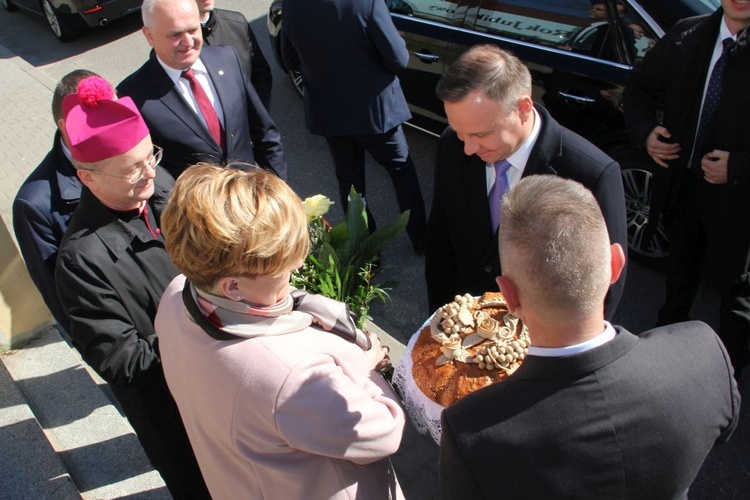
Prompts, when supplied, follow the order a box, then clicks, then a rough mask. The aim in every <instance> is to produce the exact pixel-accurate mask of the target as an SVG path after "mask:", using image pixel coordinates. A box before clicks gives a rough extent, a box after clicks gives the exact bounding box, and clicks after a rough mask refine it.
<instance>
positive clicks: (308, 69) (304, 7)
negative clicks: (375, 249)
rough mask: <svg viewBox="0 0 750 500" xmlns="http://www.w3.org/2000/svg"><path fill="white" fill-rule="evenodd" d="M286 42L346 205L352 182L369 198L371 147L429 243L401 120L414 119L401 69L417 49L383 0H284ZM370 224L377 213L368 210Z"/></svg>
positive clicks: (286, 56)
mask: <svg viewBox="0 0 750 500" xmlns="http://www.w3.org/2000/svg"><path fill="white" fill-rule="evenodd" d="M282 10H283V12H284V25H283V29H282V30H281V35H280V36H281V48H282V54H283V61H284V65H285V66H286V67H287V69H298V70H300V71H301V73H302V81H303V83H304V86H305V96H304V98H305V120H306V121H307V128H308V130H310V132H311V133H313V134H316V135H322V136H324V137H325V138H326V141H327V142H328V148H329V149H330V151H331V156H332V158H333V163H334V165H335V167H336V179H337V180H338V185H339V197H340V200H341V205H342V206H343V207H344V209H345V210H346V207H347V199H348V195H349V190H350V189H351V187H352V186H354V189H356V190H357V192H358V193H359V194H360V196H362V198H366V189H365V152H368V153H370V155H371V156H372V157H373V158H374V159H375V161H377V162H378V163H379V164H381V165H382V166H383V167H385V169H386V171H387V172H388V175H389V176H390V177H391V180H392V181H393V186H394V187H395V189H396V200H397V201H398V206H399V209H400V210H401V211H406V210H410V211H411V214H410V216H409V223H408V224H407V226H406V232H407V234H408V235H409V239H410V240H411V243H412V245H413V246H414V249H415V250H416V251H417V252H421V251H422V250H423V248H424V233H425V207H424V200H423V198H422V192H421V190H420V188H419V179H418V178H417V173H416V170H415V168H414V163H413V161H412V159H411V155H410V154H409V146H408V144H407V143H406V137H405V136H404V131H403V129H402V126H401V124H402V123H403V122H405V121H406V120H408V119H409V118H411V113H409V107H408V105H407V104H406V99H405V98H404V94H403V92H402V90H401V84H400V82H399V79H398V76H397V75H398V74H399V73H401V72H402V71H404V70H405V69H406V66H407V64H408V62H409V51H408V50H407V49H406V43H405V42H404V40H403V39H402V38H401V36H400V35H399V34H398V31H397V30H396V27H395V26H394V25H393V21H392V20H391V16H390V13H389V12H388V8H387V7H386V4H385V2H384V1H383V0H284V3H283V5H282ZM368 219H369V226H370V230H371V231H372V230H374V229H375V220H374V219H373V217H372V214H371V213H370V211H369V210H368Z"/></svg>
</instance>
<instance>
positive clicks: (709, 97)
mask: <svg viewBox="0 0 750 500" xmlns="http://www.w3.org/2000/svg"><path fill="white" fill-rule="evenodd" d="M721 43H722V44H724V50H723V51H722V53H721V57H719V59H717V61H716V64H715V65H714V69H713V71H711V77H710V78H709V80H708V87H707V88H706V99H705V100H704V101H703V111H702V112H701V119H700V122H699V123H698V131H697V132H696V134H695V144H693V155H692V159H691V161H690V168H691V169H692V171H693V172H695V174H696V175H697V176H698V177H700V178H703V170H701V158H703V143H704V142H705V140H706V133H707V132H708V128H709V126H710V124H711V121H712V120H713V117H714V115H715V114H716V108H718V107H719V98H720V97H721V79H722V77H723V76H724V67H725V66H726V65H727V59H728V58H729V53H730V52H731V50H732V48H733V47H734V44H735V41H734V40H733V39H731V38H725V39H724V40H722V42H721Z"/></svg>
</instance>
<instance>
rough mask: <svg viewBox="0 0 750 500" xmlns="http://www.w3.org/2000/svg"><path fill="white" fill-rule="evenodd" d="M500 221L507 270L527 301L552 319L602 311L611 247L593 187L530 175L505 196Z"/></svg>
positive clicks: (504, 263) (584, 315)
mask: <svg viewBox="0 0 750 500" xmlns="http://www.w3.org/2000/svg"><path fill="white" fill-rule="evenodd" d="M500 221H501V222H500V231H499V238H500V261H501V264H502V269H503V275H504V276H506V277H508V278H509V279H511V280H512V281H513V282H514V284H515V286H516V288H517V290H518V294H519V297H520V298H521V300H522V301H524V302H525V303H526V304H531V305H532V306H533V309H534V311H535V312H536V313H540V314H543V315H546V316H548V317H549V319H552V318H555V317H558V318H559V317H560V316H559V315H560V314H565V315H566V316H565V317H567V318H572V319H576V320H583V319H589V318H591V316H592V315H593V314H601V313H602V310H603V306H602V304H603V301H604V296H605V295H606V293H607V289H608V287H609V284H610V277H611V273H612V268H611V249H610V242H609V236H608V233H607V226H606V224H605V222H604V217H603V216H602V213H601V209H600V208H599V205H598V203H597V201H596V199H595V198H594V195H593V194H591V192H590V191H589V190H588V189H586V188H585V187H584V186H583V185H581V184H579V183H577V182H575V181H571V180H568V179H562V178H560V177H556V176H552V175H533V176H529V177H526V178H524V179H522V180H521V181H520V182H519V183H518V184H517V185H516V186H515V187H514V188H513V189H511V190H510V191H509V192H508V194H507V195H506V196H505V198H504V200H503V204H502V209H501V215H500Z"/></svg>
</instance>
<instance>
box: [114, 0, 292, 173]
mask: <svg viewBox="0 0 750 500" xmlns="http://www.w3.org/2000/svg"><path fill="white" fill-rule="evenodd" d="M141 12H142V14H143V25H144V26H143V34H144V35H145V36H146V39H147V40H148V43H149V45H151V47H153V49H154V50H153V51H152V53H151V56H150V57H149V60H148V61H146V63H145V64H144V65H143V66H141V67H140V68H139V69H138V70H137V71H136V72H135V73H133V74H132V75H130V76H128V77H127V78H126V79H125V80H123V81H122V82H121V83H120V85H119V86H118V87H117V91H118V93H119V94H120V95H123V96H125V95H126V96H129V97H131V98H132V99H133V101H134V102H135V103H136V105H137V106H138V108H139V110H140V112H141V114H142V115H143V118H144V119H145V120H146V123H147V124H148V127H149V130H151V136H152V138H153V141H154V143H155V144H158V145H159V146H160V147H162V148H163V149H164V158H163V160H162V165H163V166H164V168H166V169H167V170H168V171H169V173H171V174H172V175H173V176H174V177H175V178H176V177H177V176H179V175H180V173H182V171H183V170H184V169H185V168H187V167H188V166H189V165H192V164H194V163H197V162H199V161H208V162H211V163H225V162H230V161H232V162H235V161H236V162H244V163H250V164H257V165H258V166H260V167H263V168H268V169H271V170H273V171H274V172H275V173H276V175H278V176H279V177H281V178H282V179H286V174H287V168H286V162H285V160H284V153H283V150H282V147H281V135H280V134H279V131H278V129H277V128H276V125H275V124H274V122H273V120H272V119H271V117H270V116H269V114H268V111H267V110H266V109H265V108H264V107H263V104H262V103H261V101H260V98H259V97H258V94H257V92H256V91H255V89H254V88H253V86H252V85H251V84H250V82H249V81H248V79H247V76H246V73H245V70H244V69H243V67H242V64H241V62H240V59H239V57H238V55H237V52H236V51H235V50H234V49H233V48H231V47H227V46H206V47H203V37H202V35H201V23H200V14H199V13H198V6H197V4H196V3H195V0H145V1H144V2H143V7H142V10H141ZM189 70H191V71H189ZM212 124H213V128H212Z"/></svg>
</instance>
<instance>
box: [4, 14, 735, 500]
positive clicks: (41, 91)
mask: <svg viewBox="0 0 750 500" xmlns="http://www.w3.org/2000/svg"><path fill="white" fill-rule="evenodd" d="M230 8H231V7H230ZM238 9H239V10H244V9H243V8H238ZM4 15H5V13H2V14H1V16H4ZM2 19H3V22H4V23H5V22H7V21H8V18H5V17H3V18H2ZM14 19H18V22H19V23H20V24H18V25H17V24H15V23H14V24H12V25H7V27H8V31H6V35H2V34H0V39H2V37H3V36H8V33H9V32H10V31H11V30H16V31H21V32H23V31H25V30H26V28H25V27H24V28H20V27H19V26H20V25H21V24H23V23H33V22H35V21H34V20H33V19H31V18H25V17H16V18H14ZM129 23H131V24H132V21H129ZM253 24H254V27H255V29H256V31H257V32H258V33H259V39H260V41H261V43H262V44H263V45H264V50H265V51H266V55H267V56H268V57H269V58H271V52H270V49H269V47H268V46H267V41H266V39H265V37H264V36H263V35H261V34H262V33H263V31H262V30H263V29H264V27H263V20H262V19H260V18H258V19H256V21H254V23H253ZM5 28H6V25H5V24H4V30H5ZM113 28H114V27H113ZM123 29H124V28H123ZM125 31H127V32H128V33H130V32H132V31H134V30H133V29H132V27H129V28H127V29H126V30H125ZM112 33H114V31H113V32H112ZM103 36H110V35H109V34H105V35H103ZM111 36H112V37H114V35H113V34H112V35H111ZM118 36H125V35H118ZM35 41H36V40H34V41H32V42H31V43H32V45H33V43H34V42H35ZM113 43H114V42H113ZM93 45H96V44H95V43H93V42H92V41H91V39H88V40H87V39H84V40H83V41H81V42H80V44H79V45H67V46H62V45H61V46H60V47H61V48H58V49H56V50H57V51H58V52H52V53H48V52H44V51H37V52H36V57H37V59H36V60H34V59H33V58H32V57H30V59H32V60H34V66H32V65H30V64H29V63H27V62H26V60H24V59H21V58H19V57H16V56H15V55H14V53H13V52H11V51H9V50H7V49H6V48H5V47H4V46H3V45H2V44H1V43H0V89H2V90H0V102H2V107H3V120H2V122H0V146H2V147H0V183H2V184H1V185H2V189H0V209H1V210H2V217H3V220H4V221H5V222H6V224H7V225H6V227H8V228H9V227H10V224H9V219H10V217H9V212H8V209H9V206H10V200H12V198H13V196H14V195H15V192H16V190H17V187H18V186H19V185H20V183H21V182H22V180H23V179H24V178H25V177H26V175H27V174H28V172H29V171H30V170H31V169H32V168H33V167H34V166H35V165H36V164H37V163H38V162H39V160H40V159H41V158H42V156H43V155H44V154H45V153H46V152H47V150H48V149H49V146H50V143H51V137H52V132H53V125H52V123H51V119H50V114H49V100H50V94H51V89H52V87H53V86H54V83H55V81H54V78H51V77H50V76H49V75H50V74H54V75H55V77H58V76H59V75H61V74H64V73H65V72H67V71H69V70H70V69H72V67H70V66H71V65H72V66H73V67H77V66H85V67H90V68H91V69H98V67H97V66H96V65H92V64H91V63H90V59H88V58H87V57H93V58H94V59H96V58H101V57H102V54H103V52H105V51H106V50H107V49H105V48H104V47H96V48H95V49H94V48H91V49H90V51H89V49H88V48H87V47H91V46H93ZM138 46H139V47H141V50H142V44H140V45H138ZM64 47H68V48H67V49H65V48H64ZM71 47H72V48H71ZM66 50H68V52H65V51H66ZM32 52H33V51H29V53H32ZM89 52H91V53H94V56H90V55H89ZM110 52H113V53H114V54H116V58H115V61H116V63H119V61H120V59H123V58H124V57H125V54H126V51H123V50H122V49H119V50H117V51H114V49H111V48H110ZM41 55H43V57H41ZM40 57H41V58H40ZM65 58H68V59H69V60H70V63H69V65H68V66H67V69H66V70H64V71H63V69H62V68H63V66H60V65H56V66H54V67H51V66H50V62H51V61H53V60H54V61H58V60H64V59H65ZM141 58H145V56H142V57H141ZM81 61H83V62H81ZM128 64H130V63H128ZM271 64H272V66H273V68H274V71H275V78H276V79H275V90H274V92H275V94H274V109H273V110H272V114H273V116H274V118H275V119H276V121H277V122H278V124H279V127H280V128H281V130H282V134H283V136H284V142H285V149H286V151H287V153H288V160H289V162H290V165H293V166H294V168H293V169H292V172H291V179H290V183H291V184H292V186H293V187H295V189H297V190H298V192H300V194H301V195H302V196H307V195H311V194H316V193H325V194H328V195H329V196H332V195H333V194H334V193H335V192H336V191H335V182H334V180H333V178H332V177H333V176H332V175H331V170H330V168H331V167H330V165H329V164H328V159H327V151H326V148H325V144H324V142H323V141H322V140H320V138H317V137H313V136H310V135H309V134H307V133H306V132H305V131H304V125H303V123H304V122H303V118H302V114H301V106H300V105H299V101H298V100H296V97H295V96H294V94H293V91H292V90H291V87H290V85H289V82H288V81H287V80H286V79H285V77H284V75H282V74H281V73H280V71H279V69H278V67H277V66H276V65H274V64H273V63H271ZM125 66H126V65H125V64H123V66H122V67H119V68H117V70H118V71H119V72H120V73H119V74H116V76H115V77H112V79H113V81H118V76H124V75H125V74H127V73H129V71H132V69H135V68H134V66H132V65H131V67H129V68H128V67H125ZM407 135H408V139H409V141H410V144H411V145H412V148H413V150H414V155H415V159H416V161H417V167H418V170H419V175H420V176H421V178H422V179H423V186H422V188H423V191H424V193H425V198H426V201H427V203H428V206H429V203H430V201H431V197H430V192H431V162H432V159H433V157H434V141H431V140H429V139H425V137H424V136H422V135H420V134H417V133H414V132H412V131H409V132H408V133H407ZM368 183H369V186H370V192H369V193H368V194H369V196H368V198H371V199H372V200H375V201H374V202H373V205H374V207H373V209H374V212H375V215H376V217H378V220H379V221H387V220H390V219H391V218H392V217H393V216H394V214H395V210H396V208H395V201H394V200H393V192H392V187H391V186H390V183H389V180H388V178H387V176H386V175H385V174H384V172H383V171H382V169H379V168H378V167H377V166H374V165H370V166H369V169H368ZM332 215H333V217H340V212H339V211H338V207H334V211H333V212H332ZM384 262H385V267H386V269H385V272H384V277H385V278H387V279H395V280H398V281H400V284H399V286H398V288H396V289H395V290H394V292H393V294H392V295H393V298H394V300H393V302H391V303H388V304H378V305H376V306H375V308H374V309H373V316H374V318H375V321H376V322H377V324H378V325H380V326H382V327H383V328H384V329H385V330H387V331H388V333H390V334H391V335H392V336H393V337H395V338H396V339H397V340H398V341H400V342H405V341H406V340H407V339H408V338H409V336H410V335H411V333H413V331H414V330H415V329H416V327H417V326H418V325H419V324H420V323H421V322H422V320H423V319H424V317H425V316H426V315H427V314H428V311H427V309H426V308H427V306H426V299H425V295H424V282H423V279H422V267H423V258H422V257H419V256H416V255H414V254H413V252H411V250H410V248H409V244H408V241H407V240H406V239H405V238H400V239H399V240H398V241H396V242H395V244H394V245H392V246H391V247H389V248H388V249H387V251H386V252H385V253H384ZM660 283H661V274H660V273H659V272H658V271H655V270H652V269H649V268H646V267H643V266H638V265H637V264H632V263H631V266H630V269H629V272H628V284H627V287H626V293H625V296H624V297H623V301H622V303H621V305H620V308H619V310H618V315H617V317H616V322H617V323H620V324H623V325H625V326H626V327H628V328H629V329H630V330H631V331H634V332H640V331H643V330H644V329H645V328H647V327H648V326H650V325H651V323H652V322H653V319H654V317H655V311H656V307H657V306H658V304H659V302H660V301H661V295H660V293H661V292H660V290H661V287H660ZM715 305H716V302H715V296H714V295H713V294H711V293H710V292H709V291H705V292H704V293H702V294H701V297H700V299H699V303H698V304H697V307H696V310H697V312H698V315H699V317H701V318H704V319H706V320H707V321H709V322H710V323H712V324H714V325H715V319H716V318H715V314H714V313H713V311H714V310H715ZM747 375H750V374H747ZM748 378H750V377H748V376H746V377H745V379H744V381H743V389H744V390H745V393H748V390H747V388H748V387H749V386H750V380H748ZM748 398H750V395H749V396H748ZM748 405H749V403H748V402H745V403H744V405H743V420H742V422H741V424H740V428H739V429H738V431H737V432H736V434H735V436H734V438H733V439H732V441H731V442H730V443H729V444H728V445H725V446H722V447H719V448H717V449H716V450H714V451H713V452H712V453H711V455H710V457H709V460H708V461H707V463H706V465H705V466H704V468H703V470H702V471H701V474H700V476H699V478H698V480H697V481H696V483H695V485H694V488H693V491H692V494H691V498H692V499H696V498H697V499H714V498H737V499H740V498H750V493H748V492H750V418H749V417H748V416H747V415H748V414H750V413H749V412H750V408H748ZM4 452H6V453H7V450H0V455H2V454H3V453H4ZM437 457H438V449H437V446H435V445H434V443H431V441H429V439H428V438H424V437H422V436H420V435H418V434H416V432H415V431H414V430H413V428H411V427H408V428H407V432H406V435H405V438H404V444H403V446H402V448H401V450H400V451H399V453H398V454H397V455H396V456H395V457H394V463H395V464H396V467H397V470H398V474H399V479H400V481H401V483H402V486H403V488H404V491H405V493H406V495H407V498H409V499H416V500H421V499H431V498H435V497H436V491H437V490H436V488H437V480H436V467H435V465H436V463H437ZM6 458H7V457H6ZM0 463H2V462H0ZM0 497H2V493H0Z"/></svg>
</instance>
